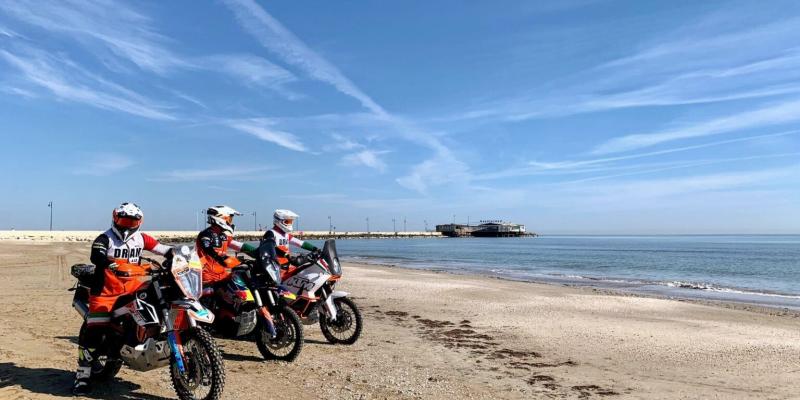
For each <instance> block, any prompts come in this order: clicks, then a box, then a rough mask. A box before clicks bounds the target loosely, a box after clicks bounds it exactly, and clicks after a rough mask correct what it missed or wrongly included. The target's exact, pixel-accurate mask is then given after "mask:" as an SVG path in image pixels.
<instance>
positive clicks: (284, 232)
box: [261, 210, 319, 268]
mask: <svg viewBox="0 0 800 400" xmlns="http://www.w3.org/2000/svg"><path fill="white" fill-rule="evenodd" d="M297 217H299V215H297V214H295V213H294V212H292V211H290V210H275V214H273V215H272V220H273V222H274V226H273V227H272V229H270V230H268V231H266V232H265V233H264V237H263V238H262V239H261V240H262V241H264V240H273V241H274V242H275V252H276V253H277V261H278V263H279V264H280V265H281V266H282V267H284V268H289V267H290V265H296V264H297V262H296V261H295V260H296V259H295V258H294V257H292V254H291V249H290V248H289V245H290V244H291V245H295V246H297V247H300V248H302V249H305V250H308V251H311V252H317V251H319V249H318V248H317V247H316V246H314V245H313V244H311V243H310V242H306V241H304V240H301V239H298V238H296V237H294V236H293V235H292V234H291V232H292V230H293V228H292V224H294V220H295V219H297Z"/></svg>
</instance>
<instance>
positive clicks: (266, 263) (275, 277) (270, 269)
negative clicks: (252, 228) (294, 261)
mask: <svg viewBox="0 0 800 400" xmlns="http://www.w3.org/2000/svg"><path fill="white" fill-rule="evenodd" d="M275 247H276V244H275V240H274V239H264V240H262V241H261V244H260V245H259V246H258V260H257V261H258V267H259V268H262V269H263V270H264V271H265V272H266V273H267V275H269V277H270V278H271V279H272V281H273V282H274V283H275V284H276V285H280V284H281V271H280V267H279V266H278V263H277V262H276V261H275V260H276V259H277V254H276V252H275Z"/></svg>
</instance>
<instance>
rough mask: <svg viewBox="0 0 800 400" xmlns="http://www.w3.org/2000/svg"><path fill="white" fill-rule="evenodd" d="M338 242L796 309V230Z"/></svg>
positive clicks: (382, 256)
mask: <svg viewBox="0 0 800 400" xmlns="http://www.w3.org/2000/svg"><path fill="white" fill-rule="evenodd" d="M317 244H319V243H317ZM336 245H337V249H338V251H339V255H340V258H342V259H343V261H354V262H361V263H369V264H379V265H387V266H400V267H405V268H418V269H424V270H436V271H447V272H452V273H473V274H481V275H488V276H493V277H499V278H506V279H513V280H522V281H531V282H544V283H553V284H565V285H577V286H587V287H595V288H602V289H613V290H617V291H625V292H631V293H636V294H644V295H656V296H662V297H670V298H685V299H701V300H719V301H734V302H741V303H748V304H755V305H762V306H769V307H777V308H787V309H792V310H800V235H720V236H717V235H713V236H712V235H692V236H683V235H681V236H540V237H526V238H441V239H429V238H412V239H348V240H339V241H337V242H336Z"/></svg>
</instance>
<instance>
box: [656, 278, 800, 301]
mask: <svg viewBox="0 0 800 400" xmlns="http://www.w3.org/2000/svg"><path fill="white" fill-rule="evenodd" d="M658 284H661V285H664V286H668V287H673V288H678V289H691V290H705V291H709V292H721V293H732V294H743V295H750V296H770V297H780V298H785V299H800V296H794V295H789V294H780V293H768V292H757V291H751V290H742V289H733V288H727V287H720V286H716V285H712V284H709V283H694V282H682V281H671V282H658Z"/></svg>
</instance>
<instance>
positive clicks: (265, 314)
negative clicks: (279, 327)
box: [253, 290, 278, 337]
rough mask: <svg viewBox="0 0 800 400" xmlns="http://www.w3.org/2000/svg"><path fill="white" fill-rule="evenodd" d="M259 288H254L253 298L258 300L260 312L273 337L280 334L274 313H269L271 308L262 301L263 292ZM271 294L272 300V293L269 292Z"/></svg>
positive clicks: (257, 304)
mask: <svg viewBox="0 0 800 400" xmlns="http://www.w3.org/2000/svg"><path fill="white" fill-rule="evenodd" d="M259 292H260V291H259V290H253V298H254V299H255V301H256V306H258V312H259V314H261V316H262V317H264V322H265V323H266V326H267V331H268V332H269V334H270V335H271V336H272V337H275V336H277V335H278V332H277V331H275V321H273V320H272V315H271V314H270V313H269V309H268V308H267V306H265V305H264V302H263V301H261V293H259ZM267 294H268V295H269V296H270V300H272V294H270V293H267Z"/></svg>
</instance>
